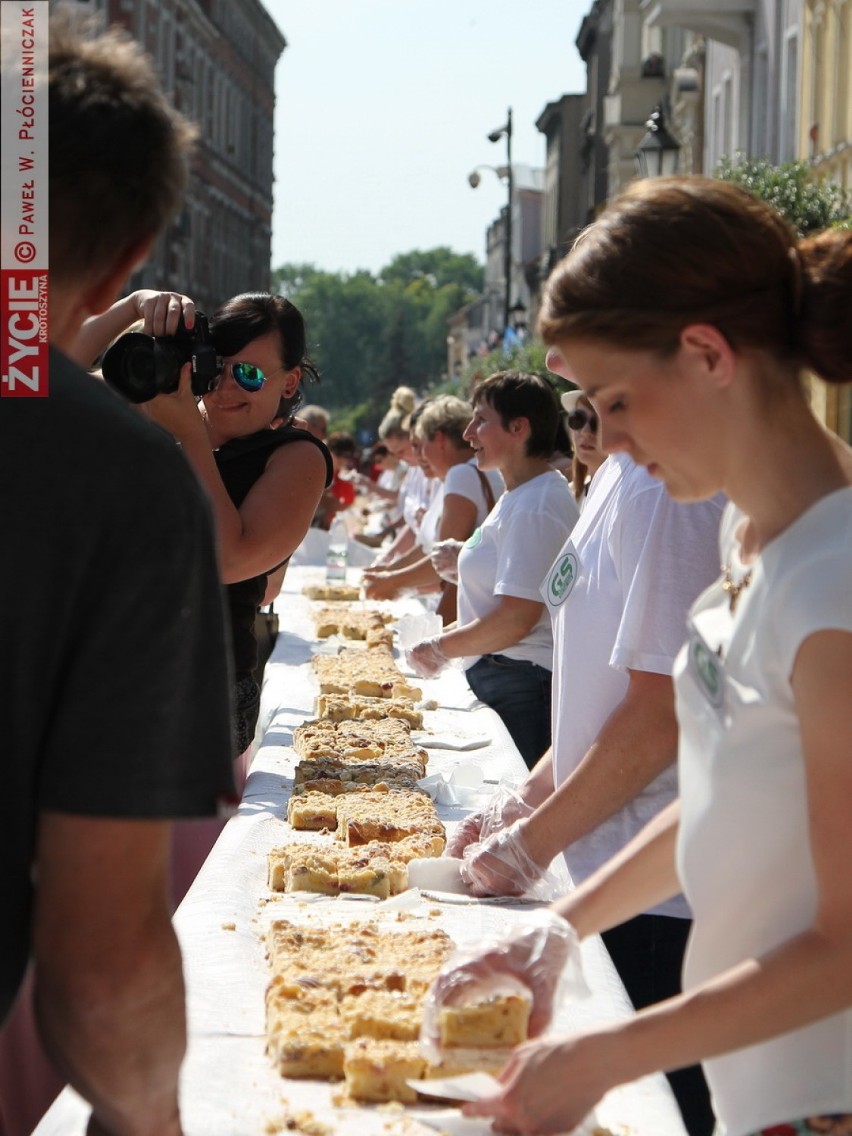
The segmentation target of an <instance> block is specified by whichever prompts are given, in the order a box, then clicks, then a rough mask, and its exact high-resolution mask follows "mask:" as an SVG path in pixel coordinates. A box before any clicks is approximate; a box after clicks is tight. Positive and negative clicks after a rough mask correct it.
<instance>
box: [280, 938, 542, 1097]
mask: <svg viewBox="0 0 852 1136" xmlns="http://www.w3.org/2000/svg"><path fill="white" fill-rule="evenodd" d="M267 945H268V950H269V956H270V963H271V966H272V970H273V978H272V980H271V982H270V983H269V988H268V991H267V997H266V1004H267V1042H268V1050H269V1054H270V1057H271V1058H272V1060H273V1062H274V1063H275V1065H276V1067H277V1068H278V1069H279V1070H280V1071H281V1073H282V1074H283V1075H284V1076H287V1077H319V1078H322V1079H325V1080H335V1079H338V1078H339V1077H341V1076H343V1077H345V1080H346V1089H347V1092H348V1095H349V1096H350V1097H351V1098H352V1099H353V1100H359V1101H364V1102H382V1101H399V1102H401V1103H411V1102H413V1101H414V1100H415V1099H416V1093H415V1091H414V1090H413V1089H412V1088H411V1087H410V1086H409V1085H408V1081H409V1080H414V1079H421V1078H434V1077H444V1076H454V1075H457V1074H460V1073H468V1072H474V1071H479V1070H482V1071H486V1072H490V1073H496V1072H498V1071H499V1070H500V1069H501V1068H502V1067H503V1065H504V1064H505V1063H506V1060H507V1059H508V1056H509V1053H510V1052H511V1049H510V1047H509V1046H508V1044H507V1043H506V1038H507V1037H509V1036H510V1034H512V1029H510V1028H509V1027H508V1026H507V1025H506V1023H507V1022H511V1023H513V1028H515V1027H517V1032H518V1034H520V1033H523V1035H524V1036H525V1035H526V1031H525V1018H523V1022H524V1026H523V1029H521V1026H520V1022H521V1016H520V1015H519V1014H518V1010H517V1007H516V1006H515V1004H514V1002H515V1001H521V1002H523V1001H524V1000H523V999H518V998H517V997H516V996H509V997H506V998H503V999H499V998H496V999H492V1000H490V1001H489V1002H487V1003H484V1004H483V1007H482V1011H483V1012H482V1013H481V1014H480V1015H479V1016H476V1015H474V1014H473V1013H472V1012H468V1014H467V1017H465V1018H458V1017H457V1018H456V1019H454V1020H453V1030H452V1031H451V1037H450V1038H449V1040H458V1041H463V1042H466V1043H468V1044H462V1045H456V1046H448V1047H447V1048H445V1049H444V1050H443V1052H442V1054H441V1058H440V1060H439V1061H438V1062H435V1063H429V1062H427V1061H426V1060H425V1059H424V1058H423V1057H422V1056H421V1054H420V1049H419V1043H418V1040H417V1038H418V1034H419V1030H420V1025H421V1022H422V1016H423V999H424V997H425V994H426V991H427V989H428V987H429V985H430V984H431V982H432V981H433V980H434V978H435V976H436V974H437V973H438V970H439V969H440V967H441V966H442V964H443V963H444V962H445V961H446V959H447V957H448V956H449V954H450V952H451V951H452V949H453V944H452V941H451V940H450V939H449V937H448V936H447V935H446V934H445V933H444V932H443V931H440V930H439V929H437V928H413V929H406V930H391V929H389V928H387V927H380V926H379V925H378V924H376V923H371V922H359V923H351V924H336V925H333V926H316V925H315V926H310V927H303V926H301V925H297V924H293V923H290V922H289V921H287V920H278V921H276V922H275V923H273V925H272V927H271V928H270V930H269V933H268V936H267ZM501 1007H502V1008H503V1009H504V1010H507V1013H505V1014H500V1013H497V1016H496V1019H495V1016H494V1015H495V1011H497V1010H499V1009H500V1008H501ZM465 1009H466V1010H467V1011H472V1010H473V1007H466V1008H465ZM527 1009H528V1007H527ZM495 1021H496V1026H495ZM446 1025H447V1023H446V1021H444V1023H443V1028H446ZM513 1036H514V1035H513ZM521 1039H522V1038H520V1037H519V1040H521Z"/></svg>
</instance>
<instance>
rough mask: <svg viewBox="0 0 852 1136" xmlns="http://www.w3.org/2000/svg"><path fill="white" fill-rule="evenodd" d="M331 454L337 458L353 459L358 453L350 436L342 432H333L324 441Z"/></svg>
mask: <svg viewBox="0 0 852 1136" xmlns="http://www.w3.org/2000/svg"><path fill="white" fill-rule="evenodd" d="M325 444H326V445H327V446H328V448H329V450H330V452H331V453H333V454H335V455H336V456H337V457H339V458H349V457H354V456H355V455H356V454H357V453H358V445H357V443H356V441H355V439H354V438H353V437H352V435H351V434H347V433H346V432H345V431H344V430H335V432H334V433H333V434H329V436H328V437H327V438H326V440H325Z"/></svg>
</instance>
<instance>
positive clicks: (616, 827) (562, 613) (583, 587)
mask: <svg viewBox="0 0 852 1136" xmlns="http://www.w3.org/2000/svg"><path fill="white" fill-rule="evenodd" d="M721 512H722V501H721V499H720V498H714V499H713V501H706V502H701V503H699V504H694V505H681V504H677V503H676V502H675V501H673V500H672V499H671V497H669V495H668V493H667V492H666V490H665V487H664V486H663V484H662V482H660V481H657V480H655V479H654V478H652V477H651V476H650V475H649V474H648V473H647V472H646V471H645V470H644V469H643V468H642V467H641V466H637V465H636V464H635V463H634V462H633V461H631V459H630V458H629V457H627V455H626V454H614V455H612V456H611V457H609V458H607V460H606V461H605V462H604V464H603V465H602V466H601V468H600V469H599V470H598V472H597V474H596V475H595V478H594V481H593V483H592V487H591V489H590V490H589V496H588V498H587V501H586V505H585V508H584V509H583V511H582V513H581V514H580V519H579V521H578V522H577V524H576V525H575V526H574V530H573V532H572V533H571V536H570V538H569V540H568V541H567V543H566V544H565V545H563V547H562V550H561V551H560V553H559V556H558V557H557V559H556V563H555V564H554V565H553V567H552V568H551V570H550V573H549V574H548V576H547V578H546V580H545V582H544V584H543V585H542V592H541V594H542V595H543V596H544V599H545V603H546V604H547V606H548V608H549V609H550V612H551V616H552V619H553V642H554V651H553V778H554V784H555V785H557V786H558V785H561V784H562V782H563V781H564V780H565V779H566V778H567V777H568V776H569V774H570V773H572V772H573V771H574V769H576V767H577V766H578V765H579V763H580V761H581V760H582V758H583V757H584V755H585V753H586V751H587V750H588V748H589V746H590V745H591V744H592V742H593V741H594V740H595V738H596V737H597V736H598V733H599V732H600V730H601V727H602V726H603V724H604V722H605V721H606V720H607V718H608V717H609V715H610V714H611V713H612V711H613V710H614V709H615V707H616V706H617V705H618V704H619V703H620V702H621V701H622V699H623V698H624V696H625V694H626V693H627V687H628V682H629V676H628V673H627V672H628V670H639V671H650V672H652V673H654V674H671V672H672V667H673V665H674V660H675V658H676V656H677V653H678V650H679V649H680V647H681V645H682V643H683V641H684V639H685V638H686V618H687V613H688V611H689V608H690V605H691V604H692V603H693V601H694V600H695V597H696V596H697V595H699V593H700V592H701V591H703V589H704V588H706V587H707V585H708V584H709V583H710V582H711V581H712V580H713V579H715V577H716V576H718V574H719V551H718V549H719V545H718V540H719V520H720V517H721ZM676 796H677V770H676V766H675V764H674V763H673V764H672V765H671V767H670V768H668V769H666V770H664V771H663V772H662V773H661V774H659V776H658V777H656V778H655V779H654V780H653V781H651V782H650V784H648V785H646V786H645V788H644V789H643V790H642V791H641V792H640V793H639V795H638V796H636V797H634V798H633V800H632V801H630V802H629V803H628V804H627V805H625V806H624V808H622V809H620V810H619V811H618V812H617V813H615V814H614V815H613V816H611V817H609V819H607V820H605V821H604V822H603V824H601V825H599V826H598V828H596V829H594V831H592V832H590V833H589V834H588V835H587V836H584V837H582V838H581V839H580V840H577V841H575V843H574V844H572V845H571V846H570V847H569V848H567V849H566V851H565V860H566V863H567V865H568V870H569V871H570V873H571V876H572V878H573V879H574V881H575V882H577V883H579V882H580V881H581V880H584V879H585V878H586V877H587V876H589V875H591V873H592V872H593V871H595V869H596V868H598V867H600V865H601V864H604V863H606V861H607V860H609V859H610V857H611V856H613V855H614V853H615V852H617V851H619V850H620V849H621V848H623V847H624V845H625V844H627V843H628V841H629V840H631V839H632V838H633V837H634V836H635V835H636V833H637V832H639V831H640V829H642V828H643V827H644V826H645V824H646V823H647V822H648V821H649V820H650V819H651V818H652V817H653V816H655V815H656V814H657V813H658V812H659V811H660V809H662V808H663V807H664V806H665V805H667V804H669V802H670V801H672V800H673V799H674V797H676ZM653 912H654V913H656V914H663V915H679V916H688V915H689V909H688V907H687V905H686V902H685V901H684V899H683V898H682V897H681V896H678V897H677V898H675V899H671V900H668V901H667V902H666V903H664V904H662V905H660V906H659V907H655V908H653Z"/></svg>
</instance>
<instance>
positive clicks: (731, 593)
mask: <svg viewBox="0 0 852 1136" xmlns="http://www.w3.org/2000/svg"><path fill="white" fill-rule="evenodd" d="M751 572H752V570H751V568H749V570H748V571H747V572H746V573H745V575H744V576H743V577H742V579H741V580H740V582H739V583H738V584H735V583H734V578H733V576H732V575H731V566H730V564H723V565H722V591H723V592H725V593H726V594H727V596H728V611H730V613H731V615H733V614H734V610H735V608H736V606H737V600H738V599H739V598H740V593H741V592H744V591H745V590H746V588H747V587H748V586H749V584H750V583H751Z"/></svg>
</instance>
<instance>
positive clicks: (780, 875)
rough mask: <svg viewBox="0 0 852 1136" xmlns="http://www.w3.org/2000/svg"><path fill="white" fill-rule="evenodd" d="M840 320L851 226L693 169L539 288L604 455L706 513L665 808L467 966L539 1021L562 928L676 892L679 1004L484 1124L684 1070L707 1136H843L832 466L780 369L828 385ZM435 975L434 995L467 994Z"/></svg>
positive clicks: (838, 600)
mask: <svg viewBox="0 0 852 1136" xmlns="http://www.w3.org/2000/svg"><path fill="white" fill-rule="evenodd" d="M850 304H852V233H850V232H845V233H844V232H840V231H834V232H827V233H823V234H820V235H818V236H816V237H814V238H811V239H806V240H797V238H796V234H795V233H794V232H793V231H792V229H791V228H790V227H789V226H788V225H787V223H786V222H785V221H784V220H783V219H782V218H781V217H780V215H779V214H777V213H776V211H775V210H774V209H772V208H771V207H769V206H768V205H766V204H764V203H763V202H761V201H759V200H758V199H757V198H754V197H752V196H751V195H749V194H747V193H745V192H744V191H742V190H740V189H738V188H736V187H734V186H732V185H730V184H727V183H725V182H721V181H717V180H711V179H704V178H699V177H692V178H683V179H681V178H670V179H663V178H657V179H653V180H649V181H644V182H637V183H634V184H633V185H632V186H630V187H629V188H628V189H627V190H626V192H624V193H623V194H621V195H620V197H618V198H616V199H615V200H614V201H613V202H612V203H610V205H609V207H608V208H607V210H606V211H605V212H604V213H603V214H602V216H601V217H600V218H599V219H598V221H596V222H595V224H594V225H592V226H590V227H589V228H588V229H587V230H585V232H584V233H583V236H582V237H581V239H580V240H579V241H578V242H577V244H576V245H575V247H574V249H573V251H572V252H571V253H570V254H569V255H568V256H567V257H566V258H565V259H564V260H563V261H562V262H561V263H560V265H559V266H558V267H557V269H556V270H555V272H554V273H553V275H552V276H551V277H550V279H549V280H548V283H547V288H546V292H545V296H544V302H543V305H542V314H541V317H540V330H541V332H542V336H543V338H544V339H545V341H546V342H548V343H550V344H552V345H554V346H555V347H556V348H557V349H558V352H559V354H560V356H561V357H562V358H563V359H564V360H565V361H566V362H567V364H568V366H569V367H570V368H571V371H572V373H573V374H574V375H575V377H576V379H577V381H578V383H579V384H580V386H581V387H582V388H583V390H584V391H585V392H586V393H587V395H588V396H589V397H590V398H591V399H592V401H593V403H594V406H595V408H596V410H597V412H598V414H599V415H600V425H601V432H602V442H603V445H604V447H605V448H606V449H607V450H609V451H622V452H625V453H627V454H629V455H630V456H631V457H632V458H633V459H634V460H635V461H636V462H638V463H639V464H641V465H643V466H645V467H646V468H647V470H648V472H649V473H650V474H651V475H652V476H654V477H657V478H659V479H661V480H662V481H663V482H664V483H665V485H666V488H667V489H668V491H669V493H670V494H671V495H672V496H673V497H674V498H675V499H676V500H677V501H679V502H687V501H698V500H703V499H706V498H708V497H709V496H710V495H712V494H714V493H716V492H717V491H718V490H720V489H722V490H724V491H725V492H726V494H727V495H728V497H729V499H730V501H731V505H730V506H729V510H728V513H727V514H726V517H725V520H724V521H723V525H722V532H721V563H722V575H721V577H720V578H719V579H718V581H717V582H716V583H715V584H713V585H711V586H710V587H709V588H708V589H707V590H706V591H705V592H704V593H703V595H701V596H700V598H699V599H698V600H697V602H696V603H695V604H694V606H693V608H692V612H691V619H690V625H689V628H688V637H687V642H686V645H685V646H684V648H683V650H682V651H681V654H680V656H679V659H678V663H677V666H676V672H675V680H676V693H677V713H678V720H679V725H680V748H679V772H680V794H681V796H680V801H675V802H674V803H673V804H671V805H670V806H669V807H668V809H666V810H665V811H664V812H662V813H660V814H659V815H658V816H657V817H656V818H655V819H654V821H652V822H651V824H649V825H648V827H647V828H646V829H644V830H643V831H642V832H641V833H640V834H639V835H638V836H637V837H636V838H635V839H634V841H633V842H632V843H631V844H629V845H628V846H627V848H625V849H624V850H623V851H622V852H621V853H620V854H619V855H618V856H616V857H614V858H613V860H611V861H610V862H609V863H608V864H605V865H604V866H603V867H602V868H601V869H600V870H599V871H598V872H597V873H595V874H594V875H592V876H591V877H590V878H589V879H588V880H586V881H585V882H584V883H583V884H582V885H580V886H579V887H578V888H577V890H576V891H575V892H573V893H572V894H571V895H569V896H568V897H566V898H565V899H562V900H560V901H558V902H557V903H556V904H555V905H554V907H553V908H552V909H551V911H550V912H549V913H548V914H547V916H546V918H544V919H541V920H540V921H539V925H538V926H537V927H536V928H535V929H534V931H533V930H530V931H528V932H524V931H521V932H518V933H516V934H514V935H513V936H510V937H507V938H506V940H505V941H504V942H503V943H501V944H500V945H499V946H497V947H494V948H491V949H489V950H487V951H486V950H484V951H483V952H482V953H481V955H480V957H479V958H478V959H476V960H475V961H474V962H472V963H469V964H467V966H466V967H465V969H466V970H467V971H468V972H471V973H469V974H468V975H467V976H466V977H468V978H470V977H471V976H472V975H475V974H479V975H481V974H482V973H483V972H484V970H487V972H488V973H493V971H494V969H495V968H496V969H497V970H503V971H511V972H514V973H516V974H518V975H520V976H521V977H523V978H525V979H526V981H527V982H528V983H529V984H530V985H531V987H532V988H533V993H534V1012H535V1020H536V1023H537V1024H541V1023H543V1022H544V1021H546V1019H547V1016H548V1012H549V1008H550V1000H551V998H552V990H553V984H554V978H555V976H556V975H557V974H558V972H559V970H560V969H561V967H562V965H563V963H564V960H565V958H566V956H567V953H568V952H569V950H570V946H569V944H570V943H571V941H572V938H573V941H574V942H575V943H576V936H575V933H574V930H573V929H576V934H579V935H580V936H581V937H582V936H585V935H588V934H591V933H594V932H598V931H601V930H603V929H605V928H607V927H610V926H612V925H613V924H615V923H617V922H618V921H620V920H623V919H625V918H629V917H630V916H632V915H633V914H634V913H635V912H636V911H640V910H643V909H645V908H647V907H648V906H649V905H650V904H652V903H660V902H662V901H663V900H665V899H667V898H668V897H670V896H673V895H674V894H676V893H677V892H678V891H679V890H680V889H681V888H682V889H683V891H684V893H685V894H686V897H687V899H688V900H689V902H690V904H691V906H692V909H693V912H694V926H693V931H692V935H691V939H690V943H689V949H688V953H687V958H686V963H685V967H684V976H683V985H684V993H683V994H681V995H679V996H676V997H674V998H670V999H668V1000H667V1001H665V1002H662V1003H659V1004H657V1005H655V1006H651V1007H648V1008H647V1009H645V1010H642V1011H641V1012H639V1013H638V1014H636V1016H635V1017H632V1018H630V1019H628V1020H626V1021H624V1022H622V1023H619V1024H610V1025H608V1026H607V1027H606V1028H604V1029H599V1030H587V1031H584V1032H580V1033H577V1034H574V1035H572V1036H570V1037H549V1038H548V1039H547V1040H544V1041H535V1042H532V1043H529V1044H527V1045H525V1046H523V1047H521V1048H520V1049H519V1050H518V1051H517V1052H516V1054H515V1055H514V1056H513V1058H512V1059H511V1060H510V1062H509V1063H508V1065H507V1066H506V1068H505V1069H504V1070H503V1072H502V1073H501V1076H500V1080H501V1090H500V1091H499V1092H498V1093H497V1094H495V1095H494V1096H492V1097H491V1098H489V1099H488V1100H487V1101H484V1102H482V1103H480V1104H477V1105H473V1106H468V1107H466V1109H465V1111H469V1112H470V1113H471V1114H476V1115H487V1116H489V1117H493V1118H494V1119H495V1121H496V1126H497V1127H499V1130H500V1131H501V1132H518V1131H523V1132H524V1133H537V1132H554V1131H565V1130H568V1129H571V1128H573V1127H574V1126H575V1125H576V1124H578V1123H580V1121H581V1120H582V1119H583V1117H584V1116H585V1115H586V1114H587V1113H588V1111H589V1109H590V1108H591V1107H592V1106H593V1105H594V1104H595V1103H596V1102H597V1101H598V1100H599V1099H600V1098H601V1097H602V1096H603V1094H604V1093H605V1092H607V1091H608V1090H609V1089H610V1088H612V1087H613V1086H615V1085H617V1084H621V1083H624V1082H626V1081H632V1080H634V1079H635V1078H638V1077H642V1076H644V1075H645V1074H648V1073H651V1072H654V1071H656V1070H660V1069H673V1068H679V1067H680V1066H682V1065H686V1064H688V1063H690V1062H693V1061H696V1060H701V1061H702V1062H703V1064H704V1067H705V1071H706V1075H707V1080H708V1082H709V1084H710V1087H711V1090H712V1094H713V1104H714V1108H715V1111H716V1114H717V1117H718V1120H719V1129H718V1132H719V1133H720V1134H724V1136H751V1134H755V1133H762V1134H764V1136H765V1134H767V1133H773V1134H777V1136H781V1134H783V1136H794V1134H796V1133H805V1132H823V1133H841V1132H844V1133H848V1132H850V1131H852V873H850V871H849V832H850V822H849V817H850V802H852V714H850V711H849V693H850V690H852V568H850V566H851V565H852V451H850V449H849V447H848V446H846V445H844V443H842V442H841V441H840V440H839V439H838V438H837V437H836V436H834V435H832V434H831V433H830V432H829V431H827V430H826V429H825V427H824V426H823V424H822V423H821V422H819V421H818V420H817V418H816V417H815V416H814V414H813V413H812V411H811V409H810V407H809V404H808V400H807V396H806V394H805V390H804V387H803V381H802V376H803V374H804V373H805V372H810V373H811V374H815V375H818V376H820V377H821V378H822V379H824V380H825V381H827V382H829V383H836V384H842V383H849V382H850V381H852V320H850V318H849V317H850ZM791 453H795V454H796V455H797V460H798V467H797V468H798V475H797V477H796V478H793V479H791V478H790V476H789V456H790V454H791ZM571 925H573V929H572V926H571ZM451 969H452V974H449V975H447V976H445V977H443V978H441V979H439V983H438V987H437V989H436V990H435V991H434V1001H435V1004H436V1005H440V1004H441V1002H442V1001H443V1000H444V999H445V998H446V996H447V993H448V991H449V990H450V989H457V988H458V986H459V983H460V981H462V980H463V979H464V978H465V976H464V975H460V974H459V968H457V967H456V968H451Z"/></svg>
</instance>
